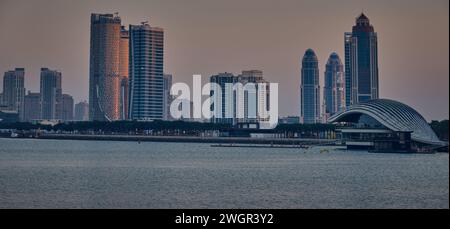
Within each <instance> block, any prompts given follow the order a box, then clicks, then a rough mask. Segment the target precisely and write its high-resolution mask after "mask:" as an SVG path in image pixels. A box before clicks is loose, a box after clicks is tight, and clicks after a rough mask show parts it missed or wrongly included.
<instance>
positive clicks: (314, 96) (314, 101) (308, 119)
mask: <svg viewBox="0 0 450 229" xmlns="http://www.w3.org/2000/svg"><path fill="white" fill-rule="evenodd" d="M300 121H301V122H302V123H306V124H311V123H318V122H320V86H319V63H318V60H317V56H316V54H315V53H314V51H313V50H312V49H308V50H306V52H305V55H304V56H303V59H302V70H301V80H300Z"/></svg>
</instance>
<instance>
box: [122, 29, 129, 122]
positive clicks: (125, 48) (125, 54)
mask: <svg viewBox="0 0 450 229" xmlns="http://www.w3.org/2000/svg"><path fill="white" fill-rule="evenodd" d="M129 38H130V36H129V34H128V30H126V28H125V26H122V27H121V29H120V59H119V74H120V78H121V82H120V119H122V120H126V119H128V85H129V84H128V80H129V79H128V67H129V57H130V54H129V53H130V52H129V44H130V40H129Z"/></svg>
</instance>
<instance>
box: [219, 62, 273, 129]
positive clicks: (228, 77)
mask: <svg viewBox="0 0 450 229" xmlns="http://www.w3.org/2000/svg"><path fill="white" fill-rule="evenodd" d="M210 82H211V83H214V84H213V87H212V88H211V96H212V95H214V93H215V92H216V91H219V90H220V92H221V94H220V95H216V96H215V98H214V100H213V101H212V103H213V104H212V108H213V111H214V113H213V115H214V116H213V117H212V118H211V122H213V123H227V124H232V125H236V124H242V123H246V124H248V123H254V124H261V123H262V122H263V121H268V112H267V109H268V107H269V97H270V93H269V83H268V82H267V81H266V80H264V78H263V72H262V71H260V70H248V71H242V74H240V75H238V76H234V75H233V74H231V73H227V72H225V73H219V74H217V75H213V76H211V78H210ZM227 85H228V87H227ZM238 85H241V86H242V90H239V88H238ZM216 86H217V87H220V89H219V90H217V89H216V88H215V87H216ZM263 92H264V93H263ZM265 115H267V116H266V118H263V117H264V116H265Z"/></svg>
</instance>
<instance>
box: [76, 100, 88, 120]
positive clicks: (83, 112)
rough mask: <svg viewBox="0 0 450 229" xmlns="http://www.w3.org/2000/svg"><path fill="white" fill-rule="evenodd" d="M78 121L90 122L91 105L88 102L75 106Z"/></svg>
mask: <svg viewBox="0 0 450 229" xmlns="http://www.w3.org/2000/svg"><path fill="white" fill-rule="evenodd" d="M74 120H76V121H88V120H89V104H88V103H87V102H86V101H83V102H79V103H77V104H75V117H74Z"/></svg>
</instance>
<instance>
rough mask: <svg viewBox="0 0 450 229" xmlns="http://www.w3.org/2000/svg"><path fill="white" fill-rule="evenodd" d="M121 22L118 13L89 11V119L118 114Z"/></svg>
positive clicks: (101, 119)
mask: <svg viewBox="0 0 450 229" xmlns="http://www.w3.org/2000/svg"><path fill="white" fill-rule="evenodd" d="M120 23H121V19H120V17H118V16H117V15H113V14H92V15H91V46H90V67H89V105H90V108H89V119H90V120H93V121H112V120H118V119H120V118H121V117H120V116H121V109H120V97H121V96H120V92H121V90H120V88H121V75H120V72H119V63H120V46H121V45H120V41H121V25H120Z"/></svg>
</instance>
